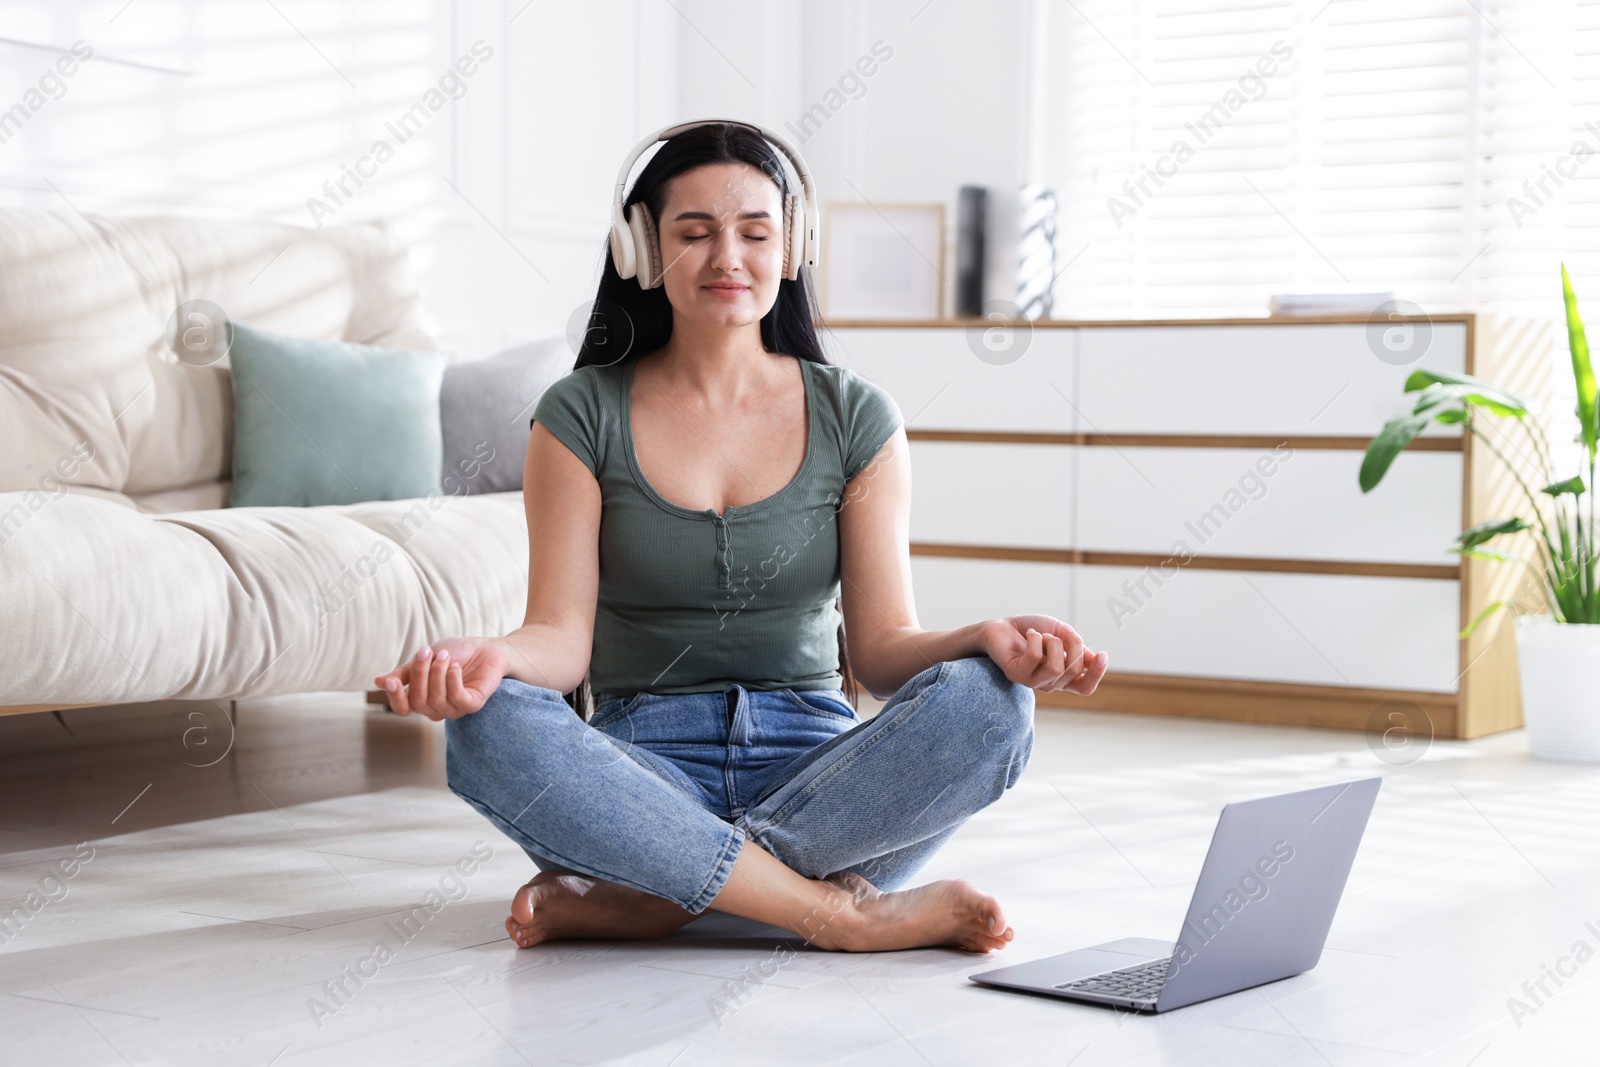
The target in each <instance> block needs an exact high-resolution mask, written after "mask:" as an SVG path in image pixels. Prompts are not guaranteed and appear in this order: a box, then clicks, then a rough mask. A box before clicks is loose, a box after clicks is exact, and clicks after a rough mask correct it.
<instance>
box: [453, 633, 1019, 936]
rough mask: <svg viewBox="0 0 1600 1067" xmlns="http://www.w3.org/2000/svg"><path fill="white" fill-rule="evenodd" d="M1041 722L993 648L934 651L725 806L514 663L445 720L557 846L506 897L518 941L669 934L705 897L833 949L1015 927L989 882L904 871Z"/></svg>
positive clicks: (1008, 781) (494, 784)
mask: <svg viewBox="0 0 1600 1067" xmlns="http://www.w3.org/2000/svg"><path fill="white" fill-rule="evenodd" d="M1032 722H1033V693H1032V691H1031V690H1030V689H1028V688H1027V687H1025V686H1021V685H1017V684H1016V683H1013V682H1010V681H1009V680H1008V679H1006V678H1005V676H1004V675H1003V674H1002V673H1001V672H1000V670H999V668H998V667H996V666H995V665H994V664H993V662H992V661H991V660H990V659H989V658H988V657H987V656H981V657H972V658H967V659H958V660H951V661H948V662H945V663H940V664H936V665H934V666H932V667H930V668H928V669H927V670H925V671H923V672H922V673H921V674H918V675H917V676H916V677H915V678H913V679H911V680H910V681H909V682H907V683H906V685H905V686H903V687H901V689H900V691H899V692H897V693H896V694H895V696H894V697H893V698H892V699H891V700H890V701H889V703H888V704H887V705H886V706H885V707H884V710H883V711H882V712H881V713H880V714H879V715H878V716H877V717H876V718H874V719H872V720H871V721H869V722H866V723H863V724H861V725H860V726H857V727H855V728H853V729H851V730H849V731H847V732H846V733H844V734H841V735H839V736H838V737H836V738H834V739H833V740H831V741H829V742H827V743H825V744H823V745H821V746H818V748H816V749H814V750H813V751H811V752H809V753H807V754H806V755H805V756H804V757H801V758H800V759H798V760H797V761H796V763H795V766H794V767H793V768H791V769H789V771H788V774H787V777H786V780H785V781H784V782H783V783H782V784H781V785H779V786H777V787H776V788H774V789H772V790H771V791H770V792H769V793H768V794H767V795H766V796H764V797H762V798H761V799H760V800H759V801H758V802H757V803H756V804H755V805H753V806H751V807H750V808H749V809H748V810H747V811H746V812H745V813H744V814H743V815H742V816H741V817H740V818H739V819H737V820H736V821H735V822H734V823H733V824H729V823H727V822H724V821H722V820H720V819H718V818H716V816H714V815H712V814H711V813H710V812H709V811H707V810H705V809H704V808H703V807H701V806H700V804H699V803H698V802H697V801H696V800H695V799H694V797H693V795H692V783H687V781H686V779H684V778H683V776H682V772H680V771H678V770H677V769H676V768H675V767H674V766H673V765H672V764H671V763H670V761H667V760H664V759H662V758H661V757H659V756H657V755H656V754H655V753H652V752H649V751H646V750H642V749H638V748H636V747H635V746H631V745H628V744H627V743H625V742H621V741H617V740H616V739H613V738H610V737H608V736H606V735H604V734H602V733H600V732H599V731H596V730H594V729H593V728H591V727H589V726H587V725H586V724H584V723H583V722H581V721H580V720H578V718H577V717H576V716H574V715H573V714H572V712H571V710H570V709H569V708H568V707H567V705H566V704H565V702H564V701H562V700H561V699H560V696H559V694H556V693H555V692H554V691H553V690H547V689H541V688H539V687H535V686H528V685H525V684H524V683H521V682H506V683H504V684H502V686H501V688H500V689H499V690H498V691H497V692H496V693H495V695H494V697H492V698H491V700H490V702H489V703H488V704H486V705H485V706H484V708H483V709H482V710H480V711H478V712H477V713H475V714H473V715H469V716H467V717H465V718H463V719H458V720H451V721H450V722H449V723H448V724H447V731H448V737H449V751H448V764H449V777H450V786H451V789H452V790H454V791H455V792H456V793H457V794H458V795H460V796H461V797H462V798H463V799H465V800H467V802H468V803H470V804H471V805H472V806H473V807H475V808H477V809H478V810H479V811H480V812H482V813H483V814H484V815H485V816H486V817H487V818H489V819H490V821H491V822H494V823H495V825H496V826H498V827H499V828H500V829H501V830H503V831H504V832H506V833H507V834H508V835H509V836H510V837H511V838H512V839H513V840H515V841H517V842H518V843H519V844H521V845H522V846H523V847H524V848H525V849H526V850H528V851H530V852H532V853H534V854H536V855H538V856H540V857H541V858H546V857H548V858H550V859H551V860H552V863H551V864H550V865H548V866H547V867H546V869H545V870H543V871H541V872H540V874H539V875H537V876H536V877H535V878H534V879H533V880H532V881H531V882H529V883H528V885H526V886H524V887H523V888H522V889H521V890H520V891H519V892H518V893H517V895H516V897H515V899H514V900H513V903H512V915H511V917H510V918H509V919H508V920H507V924H506V925H507V931H508V933H510V934H511V936H512V938H513V940H515V941H516V942H517V943H518V944H519V945H522V946H523V947H528V946H531V945H533V944H537V943H539V942H540V941H543V940H550V939H553V938H562V937H583V938H655V937H662V936H665V935H666V934H668V933H671V932H672V931H673V930H676V929H678V928H679V927H681V926H683V925H684V924H686V923H688V922H690V921H691V920H693V919H694V918H695V917H696V916H697V915H699V914H702V913H703V912H704V911H705V910H707V909H708V908H709V909H713V910H717V911H723V912H727V913H729V914H734V915H741V916H744V917H747V918H751V919H755V920H758V921H761V922H765V923H769V924H771V925H775V926H779V927H782V928H784V929H788V930H790V931H792V932H794V933H796V934H797V935H799V936H801V937H803V938H805V939H806V940H808V941H810V942H812V943H814V944H816V945H818V946H819V947H822V948H840V949H853V950H877V949H891V948H908V947H915V946H919V945H932V944H955V945H960V946H962V947H965V948H969V949H973V950H976V951H985V950H988V949H993V948H999V947H1002V946H1003V945H1004V944H1005V943H1006V942H1007V941H1008V940H1009V939H1010V937H1011V930H1010V927H1009V926H1008V925H1007V924H1006V922H1005V918H1004V915H1003V913H1002V912H1001V909H1000V906H999V904H998V902H996V901H995V900H994V899H993V898H992V897H988V896H985V895H984V894H982V893H980V892H979V891H978V890H977V889H975V888H974V887H972V886H971V885H970V884H968V883H966V882H964V881H961V880H950V881H942V882H935V883H932V884H930V885H926V886H920V887H917V888H916V889H913V890H904V891H899V890H898V887H899V886H900V885H901V884H902V883H903V882H904V881H905V880H906V879H908V878H909V877H910V876H911V875H912V874H914V873H915V871H916V870H917V869H918V868H920V867H921V866H922V864H923V863H924V862H926V860H927V859H928V857H929V856H931V855H932V853H933V852H934V851H935V850H937V848H938V847H939V846H940V845H941V844H943V842H944V841H945V840H946V839H948V837H949V836H950V835H951V834H953V833H954V832H955V830H956V829H957V828H958V827H959V826H960V825H961V823H963V822H964V821H965V820H966V819H967V818H968V817H969V816H970V815H972V814H973V813H974V812H976V811H978V810H980V809H981V808H983V807H985V806H987V805H988V804H990V803H992V802H993V801H994V800H996V799H998V798H999V796H1000V795H1001V794H1002V793H1003V792H1004V791H1005V790H1006V789H1008V788H1010V786H1012V785H1014V784H1015V783H1016V781H1017V779H1018V777H1019V776H1020V775H1021V773H1022V771H1023V769H1024V768H1025V767H1026V765H1027V761H1028V757H1029V754H1030V752H1031V749H1032V740H1033V729H1032ZM541 865H543V864H541Z"/></svg>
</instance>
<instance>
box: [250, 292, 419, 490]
mask: <svg viewBox="0 0 1600 1067" xmlns="http://www.w3.org/2000/svg"><path fill="white" fill-rule="evenodd" d="M228 359H229V361H230V362H231V363H232V364H233V411H234V431H233V432H234V438H233V493H232V496H231V498H230V501H231V503H232V505H233V506H234V507H251V506H274V505H276V506H309V505H318V504H354V503H357V502H358V501H362V500H407V499H410V498H412V497H420V496H426V495H427V494H428V493H430V492H437V491H438V489H439V465H440V440H439V382H440V378H441V376H442V375H443V373H444V363H445V361H444V357H443V356H441V355H439V354H438V353H436V352H410V351H407V350H405V349H398V348H380V347H378V346H376V345H359V344H353V343H351V342H347V341H316V340H311V339H308V338H303V337H288V336H285V335H283V334H277V333H272V332H271V331H268V330H258V329H254V328H252V327H249V326H246V325H244V324H243V323H237V322H236V323H234V324H233V340H232V346H231V347H230V348H229V349H228Z"/></svg>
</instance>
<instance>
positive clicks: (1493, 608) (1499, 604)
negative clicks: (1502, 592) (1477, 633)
mask: <svg viewBox="0 0 1600 1067" xmlns="http://www.w3.org/2000/svg"><path fill="white" fill-rule="evenodd" d="M1509 603H1510V601H1509V600H1496V601H1495V602H1494V603H1493V604H1490V605H1489V606H1488V607H1486V608H1484V609H1483V610H1482V611H1480V612H1478V617H1477V618H1476V619H1473V620H1472V621H1471V622H1469V623H1467V628H1466V629H1465V630H1462V631H1461V632H1460V633H1458V634H1456V636H1457V637H1466V636H1467V635H1468V634H1470V633H1472V631H1474V630H1476V629H1477V628H1478V624H1479V623H1480V622H1482V621H1483V620H1484V619H1487V618H1488V617H1489V616H1490V615H1493V614H1494V613H1495V612H1497V611H1499V610H1500V609H1501V608H1503V607H1505V606H1506V605H1507V604H1509Z"/></svg>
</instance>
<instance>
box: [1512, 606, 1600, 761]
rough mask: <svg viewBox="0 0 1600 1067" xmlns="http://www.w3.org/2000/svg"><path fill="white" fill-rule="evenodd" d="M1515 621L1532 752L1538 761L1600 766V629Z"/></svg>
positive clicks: (1542, 618) (1546, 618) (1536, 619)
mask: <svg viewBox="0 0 1600 1067" xmlns="http://www.w3.org/2000/svg"><path fill="white" fill-rule="evenodd" d="M1514 621H1515V625H1516V634H1517V671H1518V673H1519V674H1520V675H1521V677H1522V720H1523V723H1524V724H1525V725H1526V726H1527V729H1528V750H1529V751H1530V752H1531V753H1532V754H1533V755H1534V756H1535V757H1536V758H1538V759H1547V760H1561V761H1563V762H1567V763H1600V625H1596V624H1593V623H1560V622H1556V621H1555V617H1554V616H1552V615H1518V616H1516V618H1515V620H1514Z"/></svg>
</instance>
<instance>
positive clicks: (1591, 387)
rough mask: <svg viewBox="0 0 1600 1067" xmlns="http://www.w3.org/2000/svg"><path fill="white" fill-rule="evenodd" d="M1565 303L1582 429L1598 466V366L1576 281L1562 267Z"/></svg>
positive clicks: (1599, 429) (1586, 443) (1562, 298)
mask: <svg viewBox="0 0 1600 1067" xmlns="http://www.w3.org/2000/svg"><path fill="white" fill-rule="evenodd" d="M1561 302H1562V303H1563V304H1564V305H1566V309H1567V347H1568V348H1570V349H1571V350H1572V377H1573V378H1574V379H1575V380H1576V383H1577V386H1578V428H1579V430H1580V432H1581V433H1582V434H1583V443H1584V445H1585V447H1587V448H1588V449H1589V462H1590V463H1593V462H1594V453H1595V445H1596V439H1597V438H1600V415H1597V414H1596V408H1595V383H1594V366H1593V365H1592V364H1591V363H1590V362H1589V339H1588V337H1586V336H1585V335H1584V332H1583V319H1581V318H1579V317H1578V296H1577V294H1576V293H1574V292H1573V291H1572V277H1571V275H1569V274H1568V273H1567V265H1566V264H1565V263H1563V264H1561Z"/></svg>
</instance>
